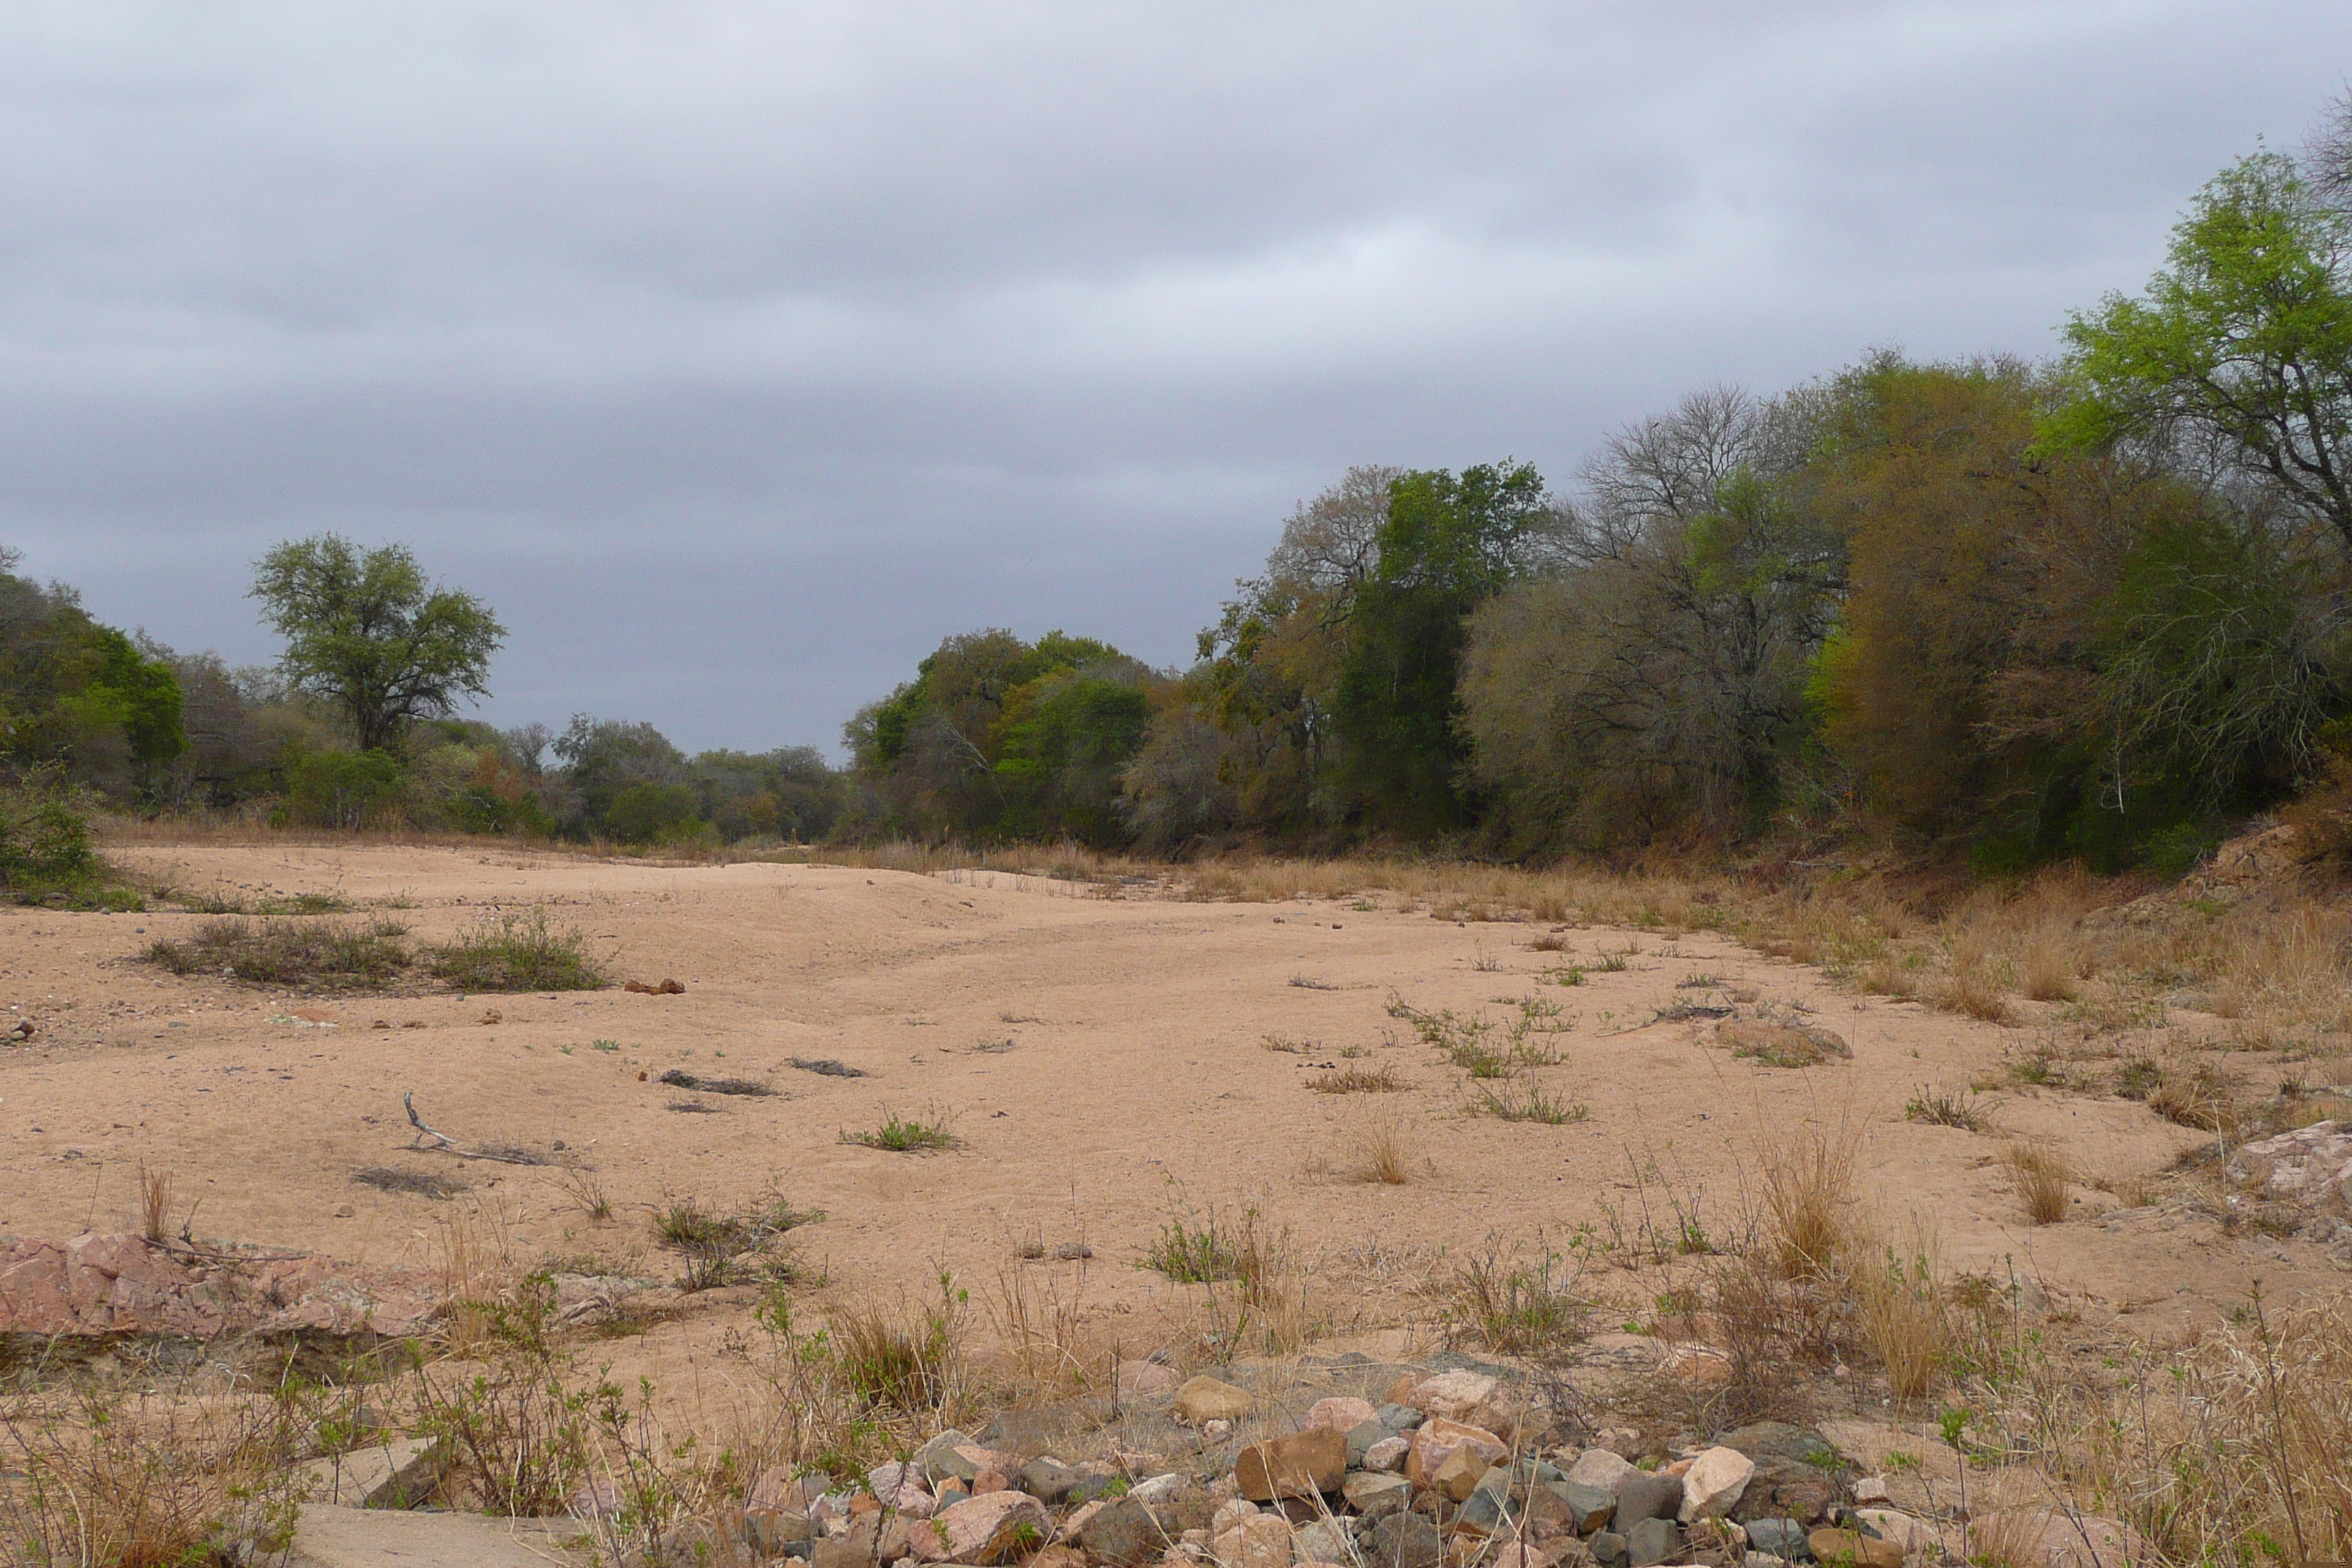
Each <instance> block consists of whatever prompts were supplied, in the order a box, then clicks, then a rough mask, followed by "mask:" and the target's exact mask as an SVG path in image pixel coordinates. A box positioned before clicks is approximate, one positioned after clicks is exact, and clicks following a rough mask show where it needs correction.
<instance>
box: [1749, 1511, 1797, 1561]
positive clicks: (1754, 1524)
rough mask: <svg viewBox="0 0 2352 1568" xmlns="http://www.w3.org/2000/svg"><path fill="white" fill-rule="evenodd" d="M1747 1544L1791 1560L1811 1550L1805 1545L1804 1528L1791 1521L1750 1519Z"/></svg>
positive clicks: (1757, 1549)
mask: <svg viewBox="0 0 2352 1568" xmlns="http://www.w3.org/2000/svg"><path fill="white" fill-rule="evenodd" d="M1747 1529H1748V1546H1749V1548H1750V1549H1752V1550H1754V1551H1757V1552H1768V1553H1769V1554H1770V1555H1772V1556H1774V1557H1780V1558H1792V1557H1795V1556H1797V1555H1798V1554H1800V1553H1801V1552H1808V1551H1810V1550H1811V1548H1810V1547H1808V1546H1807V1545H1806V1544H1805V1527H1804V1526H1803V1525H1801V1524H1800V1523H1798V1522H1797V1521H1795V1520H1793V1519H1751V1520H1749V1521H1748V1526H1747Z"/></svg>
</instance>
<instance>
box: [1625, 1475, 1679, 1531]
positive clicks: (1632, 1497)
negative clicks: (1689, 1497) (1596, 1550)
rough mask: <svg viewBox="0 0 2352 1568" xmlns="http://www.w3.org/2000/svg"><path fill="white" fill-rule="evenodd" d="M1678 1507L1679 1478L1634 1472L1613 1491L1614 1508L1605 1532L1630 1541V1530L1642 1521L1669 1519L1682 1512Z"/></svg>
mask: <svg viewBox="0 0 2352 1568" xmlns="http://www.w3.org/2000/svg"><path fill="white" fill-rule="evenodd" d="M1682 1506H1683V1479H1682V1478H1681V1477H1680V1476H1660V1475H1650V1474H1648V1473H1646V1472H1636V1473H1635V1474H1633V1475H1631V1476H1628V1477H1626V1478H1625V1480H1624V1482H1623V1484H1622V1485H1621V1486H1619V1487H1618V1489H1617V1508H1616V1511H1615V1512H1614V1513H1613V1514H1612V1515H1611V1517H1610V1521H1609V1528H1610V1529H1612V1530H1613V1531H1616V1532H1617V1533H1618V1534H1620V1535H1624V1536H1627V1537H1629V1538H1630V1536H1631V1533H1632V1531H1633V1526H1635V1525H1637V1524H1639V1523H1641V1522H1642V1521H1643V1520H1645V1519H1672V1518H1674V1517H1675V1515H1676V1514H1678V1513H1680V1512H1681V1511H1682Z"/></svg>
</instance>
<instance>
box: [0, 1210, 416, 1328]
mask: <svg viewBox="0 0 2352 1568" xmlns="http://www.w3.org/2000/svg"><path fill="white" fill-rule="evenodd" d="M235 1271H236V1274H237V1276H238V1281H239V1285H238V1289H236V1291H235V1292H234V1295H233V1297H232V1296H225V1295H224V1294H223V1292H222V1291H221V1289H219V1281H220V1277H221V1275H222V1273H223V1268H222V1267H221V1266H219V1265H208V1264H206V1263H204V1262H201V1261H199V1260H197V1259H194V1258H182V1257H180V1256H178V1255H176V1254H174V1253H173V1252H172V1251H171V1250H170V1249H168V1248H167V1247H161V1246H156V1245H154V1244H152V1243H150V1242H149V1241H148V1240H147V1239H146V1238H145V1237H141V1236H135V1235H132V1234H130V1233H128V1232H117V1233H110V1234H102V1235H101V1234H95V1233H92V1234H87V1235H82V1236H77V1237H73V1238H72V1239H71V1240H68V1241H44V1240H38V1239H29V1238H28V1239H22V1240H17V1241H15V1242H10V1243H7V1244H6V1245H5V1246H0V1335H5V1334H39V1335H42V1336H44V1337H45V1338H51V1339H56V1338H69V1339H70V1338H82V1337H87V1336H95V1335H111V1334H143V1335H158V1336H162V1337H165V1338H171V1339H193V1340H210V1339H215V1338H217V1337H219V1336H220V1335H222V1334H224V1333H230V1332H236V1333H255V1334H297V1333H315V1334H331V1335H334V1336H336V1337H338V1338H375V1337H383V1338H405V1337H408V1336H411V1335H415V1334H421V1333H423V1332H424V1331H425V1330H426V1329H428V1328H429V1327H430V1326H431V1325H432V1323H433V1322H434V1321H435V1320H436V1319H437V1318H438V1317H439V1316H440V1313H441V1296H442V1292H441V1290H440V1289H439V1287H438V1286H437V1285H436V1282H435V1280H434V1279H433V1276H432V1274H431V1273H430V1272H429V1271H427V1270H425V1269H420V1268H376V1267H373V1266H370V1265H363V1264H356V1263H341V1262H338V1261H336V1260H335V1259H333V1258H324V1257H320V1256H318V1255H315V1254H311V1255H306V1256H304V1257H300V1258H262V1259H257V1260H255V1261H253V1262H250V1263H242V1264H236V1265H235Z"/></svg>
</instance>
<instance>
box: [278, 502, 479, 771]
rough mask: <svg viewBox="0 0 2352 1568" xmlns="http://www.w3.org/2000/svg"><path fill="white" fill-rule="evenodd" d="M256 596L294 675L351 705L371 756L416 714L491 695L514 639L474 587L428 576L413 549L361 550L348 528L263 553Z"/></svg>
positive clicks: (307, 687)
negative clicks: (493, 659)
mask: <svg viewBox="0 0 2352 1568" xmlns="http://www.w3.org/2000/svg"><path fill="white" fill-rule="evenodd" d="M251 596H252V597H254V598H256V599H258V600H260V601H261V603H262V605H263V613H262V619H263V620H264V622H265V623H266V624H268V626H269V627H270V628H271V629H272V630H274V631H276V632H277V633H278V635H279V636H280V637H284V638H285V639H286V652H285V653H284V655H283V656H281V657H280V658H279V659H278V668H279V669H280V670H281V671H282V672H284V674H285V676H286V678H287V679H288V681H289V684H290V685H291V686H293V687H294V688H295V689H298V690H302V691H307V692H310V693H311V694H313V695H316V696H320V697H323V698H326V699H328V700H331V701H332V702H334V703H335V704H337V705H338V706H339V707H341V709H342V710H343V712H344V714H345V716H346V717H347V718H349V720H350V721H351V726H352V735H353V738H354V740H355V741H356V742H357V743H358V749H359V750H360V751H362V752H370V751H381V750H385V749H388V748H390V747H393V746H394V745H396V744H397V743H398V742H399V741H400V738H401V733H402V731H403V730H404V729H405V727H406V726H407V725H408V723H409V722H410V721H413V720H416V719H433V718H440V717H443V716H445V715H446V714H449V713H452V712H454V711H456V710H457V702H458V700H459V699H461V698H467V697H480V696H483V695H484V694H486V693H487V692H488V689H489V688H488V684H487V681H488V674H489V666H490V655H492V654H493V653H495V652H497V651H498V649H499V647H500V646H502V644H503V643H504V641H505V638H506V628H505V627H504V626H500V625H499V620H498V617H497V616H494V615H492V614H491V613H490V610H489V607H488V605H484V604H482V603H481V602H480V601H479V600H478V599H476V598H475V597H474V596H473V595H470V594H465V593H461V592H458V591H457V590H456V589H450V588H436V587H434V586H432V585H430V584H427V583H426V581H425V573H424V571H423V569H422V568H420V567H419V566H418V565H417V563H416V557H415V554H413V553H412V552H410V551H409V550H408V548H407V547H406V546H405V545H399V544H388V545H385V546H384V547H383V548H382V549H380V550H370V551H362V550H361V549H360V548H359V547H358V546H357V545H355V544H353V543H352V542H351V541H350V540H348V539H345V538H343V537H342V536H341V535H340V534H333V533H324V534H319V535H317V536H315V537H313V538H310V539H301V540H292V541H289V542H286V543H284V544H281V545H279V546H278V548H277V549H275V550H273V551H271V552H269V553H268V554H267V555H265V556H263V557H262V558H261V560H260V561H259V562H258V563H257V564H256V566H255V569H254V580H253V590H252V595H251Z"/></svg>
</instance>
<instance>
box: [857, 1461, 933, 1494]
mask: <svg viewBox="0 0 2352 1568" xmlns="http://www.w3.org/2000/svg"><path fill="white" fill-rule="evenodd" d="M919 1479H921V1477H920V1473H919V1471H917V1470H916V1468H915V1467H914V1466H912V1465H902V1464H900V1463H899V1462H898V1460H896V1459H891V1460H888V1461H887V1462H885V1463H883V1464H879V1465H877V1466H875V1467H874V1468H872V1469H870V1470H868V1471H866V1487H867V1488H868V1489H870V1490H871V1491H872V1492H873V1493H874V1495H875V1496H876V1497H878V1498H887V1497H889V1496H890V1495H891V1494H893V1493H894V1492H896V1491H897V1490H898V1489H899V1488H900V1487H903V1486H905V1485H906V1484H907V1483H908V1481H910V1480H919Z"/></svg>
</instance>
